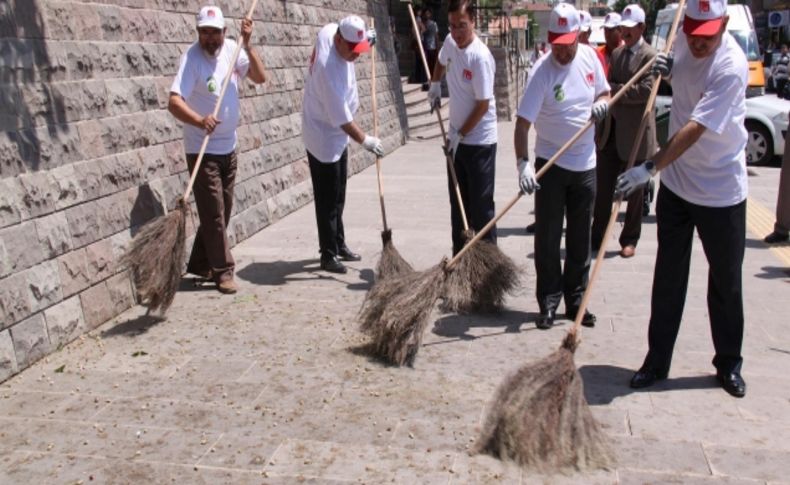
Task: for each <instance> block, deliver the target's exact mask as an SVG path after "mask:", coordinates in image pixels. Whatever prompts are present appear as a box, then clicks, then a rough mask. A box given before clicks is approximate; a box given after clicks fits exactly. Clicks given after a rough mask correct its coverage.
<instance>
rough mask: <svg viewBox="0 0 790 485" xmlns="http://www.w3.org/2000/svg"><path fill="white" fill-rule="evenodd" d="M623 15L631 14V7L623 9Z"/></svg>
mask: <svg viewBox="0 0 790 485" xmlns="http://www.w3.org/2000/svg"><path fill="white" fill-rule="evenodd" d="M623 15H631V9H630V8H627V9H625V10H623Z"/></svg>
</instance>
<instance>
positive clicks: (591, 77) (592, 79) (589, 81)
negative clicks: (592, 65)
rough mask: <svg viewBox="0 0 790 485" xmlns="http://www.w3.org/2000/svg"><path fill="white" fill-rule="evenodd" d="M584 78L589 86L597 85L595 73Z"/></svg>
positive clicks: (590, 73)
mask: <svg viewBox="0 0 790 485" xmlns="http://www.w3.org/2000/svg"><path fill="white" fill-rule="evenodd" d="M584 78H585V79H586V80H587V84H589V85H590V86H592V85H594V84H595V73H594V72H588V73H587V75H586V76H585V77H584Z"/></svg>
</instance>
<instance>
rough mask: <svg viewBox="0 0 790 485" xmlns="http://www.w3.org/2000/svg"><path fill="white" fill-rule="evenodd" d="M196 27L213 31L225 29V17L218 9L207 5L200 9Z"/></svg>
mask: <svg viewBox="0 0 790 485" xmlns="http://www.w3.org/2000/svg"><path fill="white" fill-rule="evenodd" d="M197 26H198V27H214V28H215V29H224V28H225V16H224V15H222V10H220V8H219V7H215V6H213V5H209V6H207V7H203V8H201V9H200V12H198V14H197Z"/></svg>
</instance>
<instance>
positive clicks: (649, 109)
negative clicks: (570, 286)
mask: <svg viewBox="0 0 790 485" xmlns="http://www.w3.org/2000/svg"><path fill="white" fill-rule="evenodd" d="M685 6H686V0H680V1H679V2H678V10H677V12H675V18H674V20H673V21H672V27H671V28H670V30H669V35H668V36H667V43H666V45H665V46H664V52H665V53H669V51H670V50H672V45H673V44H674V43H675V35H676V34H677V30H678V25H679V24H680V16H681V15H682V14H683V7H685ZM645 65H646V66H652V65H653V63H652V62H648V63H647V64H645ZM660 85H661V76H656V79H655V81H654V82H653V87H652V88H651V90H650V96H649V97H648V98H647V104H646V105H645V110H644V112H642V121H641V122H640V123H639V129H638V130H637V132H636V138H634V144H633V145H632V146H631V152H630V154H629V155H628V163H627V164H626V167H625V169H626V170H628V169H629V168H631V167H633V166H634V162H635V161H636V154H637V152H638V151H639V146H640V145H641V143H642V137H643V136H644V134H645V129H647V123H648V122H649V120H650V117H651V116H653V105H654V104H655V102H656V96H657V95H658V87H659V86H660ZM622 91H625V87H623V89H622V90H621V91H620V92H622ZM622 203H623V199H622V198H618V199H617V200H615V202H614V204H613V205H612V213H611V215H610V216H609V221H608V222H607V223H606V230H605V231H604V235H603V239H602V240H601V245H600V246H599V247H598V254H597V255H596V256H595V266H593V270H592V273H591V274H590V280H589V282H588V283H587V288H586V289H585V290H584V295H583V296H582V301H581V304H580V305H579V310H578V311H577V313H576V320H574V322H573V327H571V329H570V330H569V332H572V333H573V334H574V336H576V338H578V335H579V331H580V329H581V325H582V319H583V318H584V313H585V312H586V310H587V305H588V304H589V302H590V295H591V293H592V288H593V285H594V284H595V281H596V280H597V278H598V273H599V272H600V270H601V263H603V255H604V253H605V252H606V242H607V241H608V240H609V237H611V234H612V230H613V229H614V223H615V221H616V220H617V214H618V213H619V212H620V205H621V204H622Z"/></svg>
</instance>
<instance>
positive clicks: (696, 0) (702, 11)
mask: <svg viewBox="0 0 790 485" xmlns="http://www.w3.org/2000/svg"><path fill="white" fill-rule="evenodd" d="M725 15H727V2H726V1H723V0H688V3H687V4H686V18H685V19H684V20H683V32H685V33H686V34H687V35H704V36H710V35H715V34H717V33H718V32H719V29H721V22H722V18H723V17H724V16H725Z"/></svg>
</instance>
